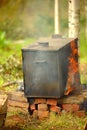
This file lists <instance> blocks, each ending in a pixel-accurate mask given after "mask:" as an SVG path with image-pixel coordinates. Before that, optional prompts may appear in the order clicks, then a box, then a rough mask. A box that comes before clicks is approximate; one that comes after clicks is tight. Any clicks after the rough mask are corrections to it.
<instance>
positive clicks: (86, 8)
mask: <svg viewBox="0 0 87 130" xmlns="http://www.w3.org/2000/svg"><path fill="white" fill-rule="evenodd" d="M85 19H86V27H85V29H86V30H85V31H86V32H85V33H86V40H87V0H85Z"/></svg>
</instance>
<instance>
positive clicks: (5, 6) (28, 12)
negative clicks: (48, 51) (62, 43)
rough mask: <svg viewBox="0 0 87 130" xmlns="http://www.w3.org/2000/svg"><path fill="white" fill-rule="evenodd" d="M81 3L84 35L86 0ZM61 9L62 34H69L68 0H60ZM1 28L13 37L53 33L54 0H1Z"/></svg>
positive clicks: (81, 31) (8, 35)
mask: <svg viewBox="0 0 87 130" xmlns="http://www.w3.org/2000/svg"><path fill="white" fill-rule="evenodd" d="M80 4H81V6H80V7H81V8H80V33H81V35H83V36H84V33H85V22H86V21H85V13H84V0H81V2H80ZM59 10H60V29H61V34H62V35H63V36H68V0H61V1H60V9H59ZM0 30H1V31H5V32H6V37H7V38H12V39H23V38H28V37H40V36H49V35H51V34H53V33H54V0H15V1H14V0H0Z"/></svg>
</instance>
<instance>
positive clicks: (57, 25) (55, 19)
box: [54, 0, 60, 34]
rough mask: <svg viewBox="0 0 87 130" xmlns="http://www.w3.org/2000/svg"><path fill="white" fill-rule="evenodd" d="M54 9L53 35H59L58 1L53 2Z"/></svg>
mask: <svg viewBox="0 0 87 130" xmlns="http://www.w3.org/2000/svg"><path fill="white" fill-rule="evenodd" d="M54 4H55V8H54V16H55V18H54V23H55V34H60V17H59V0H55V3H54Z"/></svg>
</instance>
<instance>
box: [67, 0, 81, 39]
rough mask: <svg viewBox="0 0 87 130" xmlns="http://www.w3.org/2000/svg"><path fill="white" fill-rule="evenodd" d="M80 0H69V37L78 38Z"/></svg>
mask: <svg viewBox="0 0 87 130" xmlns="http://www.w3.org/2000/svg"><path fill="white" fill-rule="evenodd" d="M79 17H80V0H69V37H72V38H74V37H79V31H80V25H79Z"/></svg>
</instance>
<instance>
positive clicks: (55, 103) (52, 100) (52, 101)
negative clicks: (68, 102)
mask: <svg viewBox="0 0 87 130" xmlns="http://www.w3.org/2000/svg"><path fill="white" fill-rule="evenodd" d="M57 101H58V99H47V104H49V105H57Z"/></svg>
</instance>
